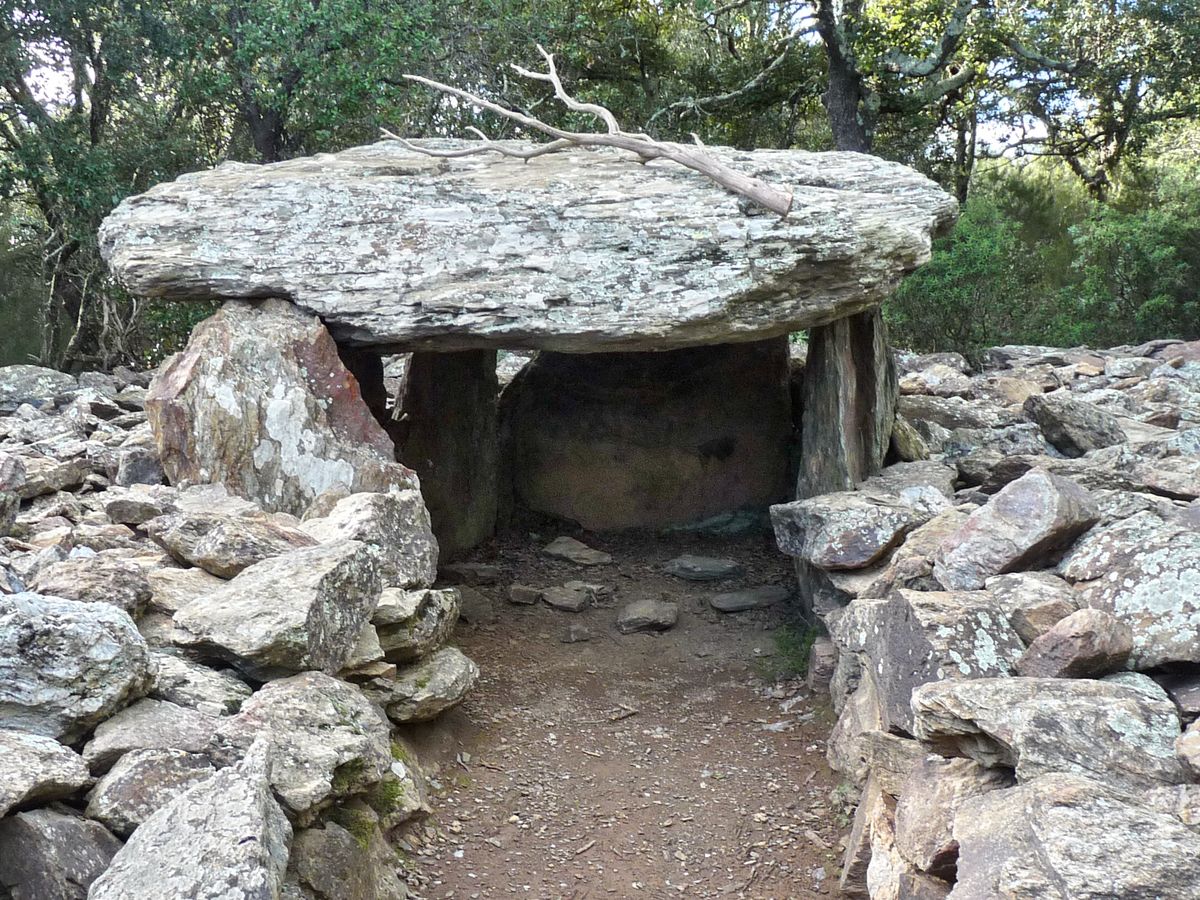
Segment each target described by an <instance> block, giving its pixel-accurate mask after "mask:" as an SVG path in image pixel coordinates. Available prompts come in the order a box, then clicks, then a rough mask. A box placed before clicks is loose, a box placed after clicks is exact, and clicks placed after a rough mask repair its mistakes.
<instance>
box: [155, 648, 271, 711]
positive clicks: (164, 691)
mask: <svg viewBox="0 0 1200 900" xmlns="http://www.w3.org/2000/svg"><path fill="white" fill-rule="evenodd" d="M154 668H155V675H154V686H153V687H152V688H151V689H150V696H151V697H153V698H154V699H156V700H168V701H170V702H171V703H174V704H177V705H179V706H184V707H187V708H188V709H194V710H196V711H198V712H201V713H204V714H205V715H209V716H229V715H233V714H234V713H236V712H237V711H238V710H239V709H241V706H242V703H243V702H244V701H245V700H246V698H248V697H249V696H250V693H251V691H250V685H248V684H246V683H245V682H244V681H242V680H241V679H239V678H236V677H235V676H233V675H231V674H230V673H228V672H218V671H216V670H215V669H210V668H208V667H207V666H202V665H200V664H199V663H194V662H192V661H191V660H188V659H184V658H183V657H181V656H172V655H171V654H168V653H155V654H154Z"/></svg>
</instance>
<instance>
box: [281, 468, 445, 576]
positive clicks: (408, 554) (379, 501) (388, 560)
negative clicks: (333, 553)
mask: <svg viewBox="0 0 1200 900" xmlns="http://www.w3.org/2000/svg"><path fill="white" fill-rule="evenodd" d="M303 530H304V531H305V532H306V533H308V534H310V535H312V536H313V537H314V538H316V539H317V540H318V541H320V542H322V543H328V542H330V541H335V540H340V539H345V540H352V541H361V542H362V543H364V544H366V545H368V546H370V547H374V548H375V550H376V552H377V553H378V554H379V557H380V566H379V573H380V577H381V578H382V579H383V584H384V586H385V587H396V588H427V587H429V586H430V585H432V584H433V583H434V581H436V580H437V562H438V544H437V541H436V540H435V539H434V537H433V532H432V531H431V530H430V525H429V512H428V510H426V508H425V502H424V501H423V500H422V499H421V492H420V491H418V490H396V491H390V492H388V493H386V494H351V495H350V496H349V497H346V498H344V499H342V500H339V501H338V502H337V503H336V504H335V505H334V507H333V509H332V510H330V512H329V513H328V514H327V515H325V516H322V517H320V518H315V519H310V520H309V521H307V522H305V523H304V525H303Z"/></svg>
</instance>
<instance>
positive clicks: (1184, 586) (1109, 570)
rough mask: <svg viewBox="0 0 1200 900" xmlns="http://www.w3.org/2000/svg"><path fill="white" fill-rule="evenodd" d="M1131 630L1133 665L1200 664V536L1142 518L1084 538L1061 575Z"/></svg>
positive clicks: (1180, 526) (1147, 516) (1175, 525)
mask: <svg viewBox="0 0 1200 900" xmlns="http://www.w3.org/2000/svg"><path fill="white" fill-rule="evenodd" d="M1059 571H1060V572H1061V573H1062V575H1063V577H1065V578H1066V579H1067V580H1069V581H1073V582H1075V585H1076V590H1077V592H1078V596H1079V600H1080V603H1081V604H1083V605H1086V606H1089V607H1093V608H1095V609H1099V610H1103V611H1105V612H1107V613H1110V614H1112V615H1113V616H1115V617H1116V618H1117V619H1118V620H1120V621H1121V622H1123V623H1125V624H1126V625H1128V626H1129V627H1130V628H1131V629H1132V630H1133V654H1132V656H1131V657H1130V665H1131V666H1132V667H1133V668H1137V669H1149V668H1152V667H1155V666H1161V665H1165V664H1169V663H1175V662H1200V532H1197V531H1196V529H1195V528H1192V527H1189V526H1188V525H1186V524H1184V523H1167V522H1163V521H1162V520H1161V519H1159V518H1158V517H1157V516H1156V515H1154V514H1153V513H1149V512H1145V513H1139V514H1137V515H1136V516H1132V517H1130V518H1129V519H1126V520H1124V521H1122V522H1117V523H1115V524H1113V525H1110V526H1108V527H1105V528H1098V529H1096V530H1094V531H1093V532H1091V533H1090V534H1088V535H1086V536H1085V537H1084V538H1083V540H1081V541H1080V542H1079V544H1078V545H1077V546H1076V547H1075V548H1074V549H1073V550H1072V552H1071V554H1070V555H1069V556H1068V557H1066V558H1065V559H1064V560H1063V561H1062V565H1061V566H1060V568H1059Z"/></svg>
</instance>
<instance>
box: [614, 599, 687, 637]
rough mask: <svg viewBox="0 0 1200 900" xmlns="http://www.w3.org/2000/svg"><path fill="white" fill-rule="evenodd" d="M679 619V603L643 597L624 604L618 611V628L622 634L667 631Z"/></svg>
mask: <svg viewBox="0 0 1200 900" xmlns="http://www.w3.org/2000/svg"><path fill="white" fill-rule="evenodd" d="M678 621H679V604H678V603H671V602H670V601H668V600H659V599H658V598H656V597H643V598H642V599H640V600H634V601H633V602H632V603H628V604H626V605H625V606H623V607H622V608H621V610H620V612H618V613H617V630H618V631H620V632H621V634H633V633H635V632H638V631H666V630H667V629H668V628H674V627H675V623H676V622H678Z"/></svg>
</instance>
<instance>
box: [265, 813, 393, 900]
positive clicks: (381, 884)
mask: <svg viewBox="0 0 1200 900" xmlns="http://www.w3.org/2000/svg"><path fill="white" fill-rule="evenodd" d="M363 830H364V829H363V827H362V826H360V828H359V834H357V835H356V834H352V833H350V832H349V831H347V830H346V829H345V828H343V827H342V826H340V825H338V824H337V823H336V822H326V823H325V824H324V826H323V827H321V828H307V829H304V830H303V831H298V832H297V833H296V837H295V840H294V841H293V842H292V853H291V857H290V859H289V860H288V877H289V879H290V880H294V881H295V882H296V883H298V884H299V885H302V886H303V889H304V890H306V891H309V892H311V893H307V894H305V895H304V896H305V897H311V898H315V900H404V898H405V897H407V896H408V891H407V889H406V888H405V886H404V884H403V882H401V881H400V879H399V878H398V877H397V875H396V868H397V861H396V858H395V852H394V851H392V850H391V848H389V847H388V845H387V842H386V841H385V840H384V838H383V835H382V834H381V833H380V831H379V828H378V827H377V826H372V827H371V828H370V832H369V833H368V834H363V833H362V832H363Z"/></svg>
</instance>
